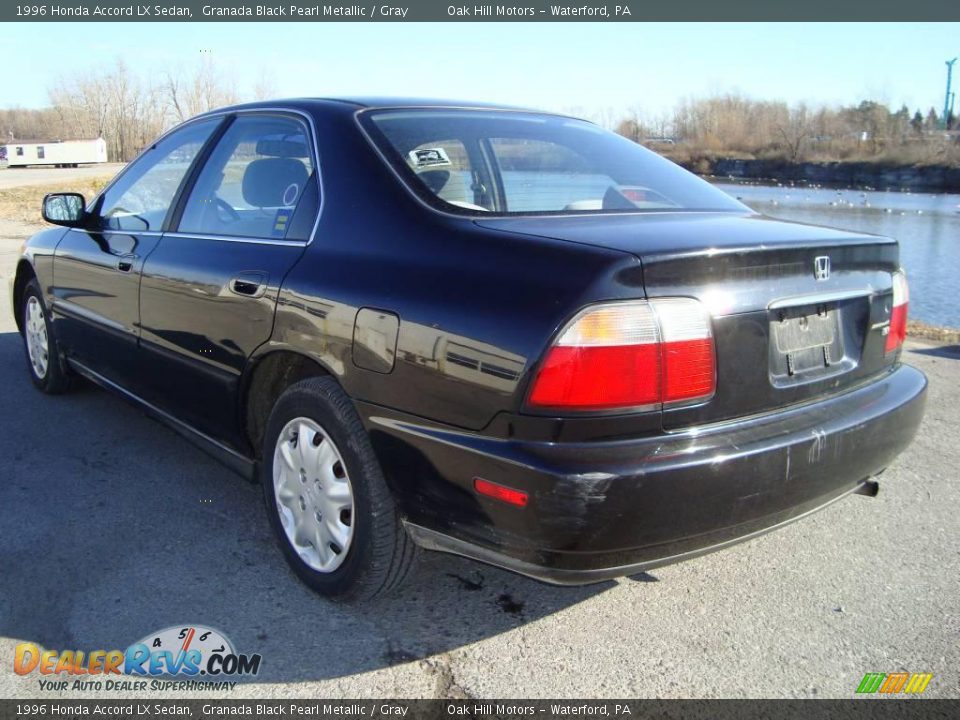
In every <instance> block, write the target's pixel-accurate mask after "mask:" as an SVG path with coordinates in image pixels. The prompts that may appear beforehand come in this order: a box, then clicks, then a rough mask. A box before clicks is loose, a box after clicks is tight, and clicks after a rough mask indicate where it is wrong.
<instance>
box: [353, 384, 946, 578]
mask: <svg viewBox="0 0 960 720" xmlns="http://www.w3.org/2000/svg"><path fill="white" fill-rule="evenodd" d="M926 386H927V382H926V378H925V377H924V375H923V374H922V373H921V372H919V371H917V370H915V369H914V368H911V367H908V366H900V367H898V368H897V369H895V370H892V371H891V372H889V373H887V374H886V375H884V376H883V377H881V378H880V379H877V380H875V381H874V382H872V383H870V384H868V385H865V386H862V387H860V388H857V389H855V390H851V391H849V392H846V393H844V394H841V395H837V396H834V397H831V398H828V399H826V400H824V401H821V402H818V403H815V404H810V405H805V406H802V407H796V408H791V409H787V410H784V411H781V412H777V413H772V414H768V415H763V416H757V417H753V418H747V419H742V420H738V421H735V422H725V423H721V424H716V425H712V426H703V427H700V428H696V429H688V430H685V431H682V432H676V433H668V434H659V435H655V436H651V437H645V438H639V439H631V440H625V441H616V442H593V443H549V442H523V441H519V440H505V439H496V438H489V437H485V436H482V435H478V434H475V433H464V432H459V431H453V430H450V429H448V428H442V427H437V426H432V425H426V424H424V423H423V422H422V421H417V422H410V421H408V419H405V418H402V417H399V416H396V415H394V414H392V413H387V412H385V411H383V410H382V409H378V408H374V407H372V406H363V405H361V411H362V414H363V416H364V419H365V422H366V424H367V427H368V430H369V431H370V434H371V438H372V439H373V442H374V447H375V449H376V450H377V452H378V456H379V457H380V459H381V462H382V464H383V466H384V469H385V470H386V472H387V476H388V479H389V480H390V482H391V484H392V486H393V488H394V491H395V493H396V495H397V497H398V500H399V501H400V504H401V507H402V509H403V511H404V513H405V515H406V518H407V522H408V525H407V527H408V530H409V532H410V534H411V536H412V537H413V539H414V540H415V541H416V542H418V543H420V544H421V545H423V546H424V547H427V548H430V549H436V550H444V551H447V552H454V553H457V554H460V555H465V556H467V557H472V558H474V559H477V560H480V561H483V562H487V563H491V564H494V565H498V566H501V567H505V568H507V569H510V570H514V571H516V572H520V573H522V574H525V575H529V576H532V577H536V578H538V579H541V580H546V581H548V582H554V583H562V584H576V583H585V582H596V581H599V580H604V579H607V578H611V577H617V576H621V575H627V574H632V573H635V572H639V571H641V570H645V569H650V568H653V567H657V566H660V565H665V564H669V563H673V562H678V561H680V560H684V559H687V558H690V557H694V556H696V555H700V554H703V553H706V552H711V551H713V550H718V549H721V548H723V547H726V546H728V545H731V544H733V543H735V542H740V541H742V540H746V539H749V538H751V537H755V536H757V535H759V534H762V533H764V532H768V531H770V530H773V529H776V528H778V527H780V526H782V525H784V524H787V523H789V522H792V521H794V520H797V519H799V518H801V517H803V516H805V515H807V514H810V513H811V512H813V511H815V510H818V509H820V508H822V507H824V506H825V505H828V504H830V503H831V502H834V501H835V500H837V499H839V498H841V497H843V496H845V495H847V494H849V493H851V492H854V491H856V490H857V489H859V488H860V487H861V486H862V485H863V483H864V480H865V479H867V478H869V477H870V476H872V475H875V474H876V473H878V472H880V471H882V470H883V469H884V468H885V467H886V466H887V465H888V464H889V463H890V462H891V461H892V460H893V459H894V458H895V457H896V456H897V455H898V454H899V453H900V452H902V451H903V450H904V449H905V448H906V447H907V445H909V443H910V441H911V440H912V439H913V437H914V435H915V434H916V432H917V429H918V427H919V425H920V421H921V419H922V416H923V408H924V402H925V398H926ZM474 477H484V478H486V479H489V480H493V481H495V482H500V483H502V484H505V485H509V486H511V487H515V488H518V489H522V490H525V491H526V492H528V493H529V496H530V501H529V504H528V505H527V507H526V508H523V509H520V508H514V507H510V506H506V505H503V504H502V503H499V502H496V501H493V500H490V499H487V498H484V497H480V496H478V495H477V494H476V493H475V492H474V491H473V489H472V481H473V478H474Z"/></svg>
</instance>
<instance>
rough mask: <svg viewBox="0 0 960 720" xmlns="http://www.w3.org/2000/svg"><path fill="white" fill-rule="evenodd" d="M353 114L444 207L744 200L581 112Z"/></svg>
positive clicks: (554, 207)
mask: <svg viewBox="0 0 960 720" xmlns="http://www.w3.org/2000/svg"><path fill="white" fill-rule="evenodd" d="M359 118H360V122H361V125H362V126H363V128H364V129H365V130H366V131H367V134H368V135H369V136H370V138H371V140H372V141H373V142H374V144H376V145H377V147H378V148H379V149H380V151H381V153H382V154H383V156H384V157H385V158H386V159H387V161H388V162H389V163H390V164H391V165H392V166H393V167H394V169H395V170H396V171H397V174H398V175H400V177H401V179H402V180H403V181H404V183H405V184H406V185H407V186H408V187H409V188H410V189H411V190H412V191H413V192H414V193H416V194H417V195H418V196H419V197H421V198H422V199H423V200H425V201H426V202H427V203H429V204H431V205H434V206H435V207H437V208H438V209H443V210H446V211H450V212H458V213H469V214H478V213H492V214H498V215H513V214H530V213H536V214H545V213H547V214H549V213H605V212H617V213H622V212H643V211H663V210H670V211H683V210H701V211H702V210H711V211H716V210H728V211H741V212H742V211H744V210H745V209H746V208H745V207H744V206H743V205H741V204H740V203H738V202H737V201H736V200H734V199H732V198H731V197H729V196H728V195H726V194H725V193H723V192H722V191H720V190H717V189H716V188H714V187H713V186H711V185H710V184H709V183H707V182H705V181H703V180H701V179H700V178H698V177H696V176H695V175H692V174H691V173H688V172H687V171H686V170H683V169H682V168H680V167H678V166H677V165H674V164H673V163H671V162H670V161H668V160H666V159H664V158H662V157H660V156H659V155H657V154H656V153H653V152H650V151H649V150H647V149H645V148H643V147H641V146H640V145H637V144H636V143H634V142H631V141H630V140H627V139H626V138H624V137H621V136H620V135H617V134H615V133H611V132H607V131H606V130H603V129H601V128H599V127H597V126H596V125H593V124H592V123H588V122H584V121H581V120H573V119H570V118H565V117H559V116H555V115H540V114H536V113H526V112H513V111H502V110H500V111H498V110H458V109H428V108H416V109H413V108H411V109H401V110H386V109H384V110H370V111H366V112H364V113H361V114H360V116H359Z"/></svg>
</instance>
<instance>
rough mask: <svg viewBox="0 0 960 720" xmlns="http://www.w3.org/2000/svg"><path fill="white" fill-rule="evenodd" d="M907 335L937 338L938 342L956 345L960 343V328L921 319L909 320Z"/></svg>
mask: <svg viewBox="0 0 960 720" xmlns="http://www.w3.org/2000/svg"><path fill="white" fill-rule="evenodd" d="M907 335H909V336H910V337H912V338H923V339H924V340H936V341H937V342H942V343H947V344H948V345H954V344H958V343H960V329H957V328H949V327H938V326H936V325H927V324H926V323H924V322H920V321H919V320H908V321H907Z"/></svg>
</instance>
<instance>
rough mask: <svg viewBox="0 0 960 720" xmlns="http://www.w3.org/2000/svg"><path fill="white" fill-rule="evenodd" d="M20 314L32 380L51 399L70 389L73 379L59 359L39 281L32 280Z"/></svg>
mask: <svg viewBox="0 0 960 720" xmlns="http://www.w3.org/2000/svg"><path fill="white" fill-rule="evenodd" d="M20 312H21V323H22V327H23V347H24V350H25V351H26V354H27V369H28V370H29V371H30V379H31V380H32V381H33V384H34V385H35V386H36V387H37V388H38V389H40V390H42V391H43V392H45V393H48V394H50V395H56V394H58V393H62V392H65V391H66V390H68V389H69V387H70V376H69V375H68V374H67V371H66V368H65V367H64V365H63V362H62V360H61V358H60V347H59V345H58V344H57V336H56V334H55V332H54V328H53V323H51V322H50V318H49V317H48V316H47V309H46V306H45V305H44V304H43V293H41V292H40V286H39V285H38V284H37V281H36V280H31V281H30V282H28V283H27V286H26V288H24V292H23V303H22V305H21V306H20Z"/></svg>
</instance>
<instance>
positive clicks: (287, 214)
mask: <svg viewBox="0 0 960 720" xmlns="http://www.w3.org/2000/svg"><path fill="white" fill-rule="evenodd" d="M315 182H316V179H315V178H314V167H313V160H312V159H311V152H310V143H309V141H308V135H307V127H306V125H305V124H304V123H302V122H301V121H299V120H296V119H294V118H291V117H285V116H276V115H244V116H240V117H238V118H237V119H236V120H234V121H233V124H231V125H230V127H229V128H228V129H227V131H226V132H225V133H224V134H223V137H222V138H221V139H220V141H219V142H218V143H217V146H216V148H215V149H214V150H213V152H212V153H211V155H210V157H209V158H208V159H207V162H206V165H205V166H204V168H203V170H202V171H201V172H200V174H199V175H198V176H197V181H196V183H194V186H193V189H192V190H191V191H190V196H189V197H188V199H187V203H186V206H185V207H184V211H183V216H182V218H181V220H180V225H179V227H178V230H179V231H180V232H183V233H191V234H197V235H225V236H233V237H246V238H262V239H271V238H273V239H284V238H286V239H293V237H292V235H291V232H290V230H291V227H292V226H293V216H294V213H295V211H296V210H297V207H298V205H299V204H300V202H301V199H303V198H304V197H305V195H307V194H308V191H309V192H311V193H312V192H314V191H315ZM296 239H305V238H301V237H298V238H296Z"/></svg>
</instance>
